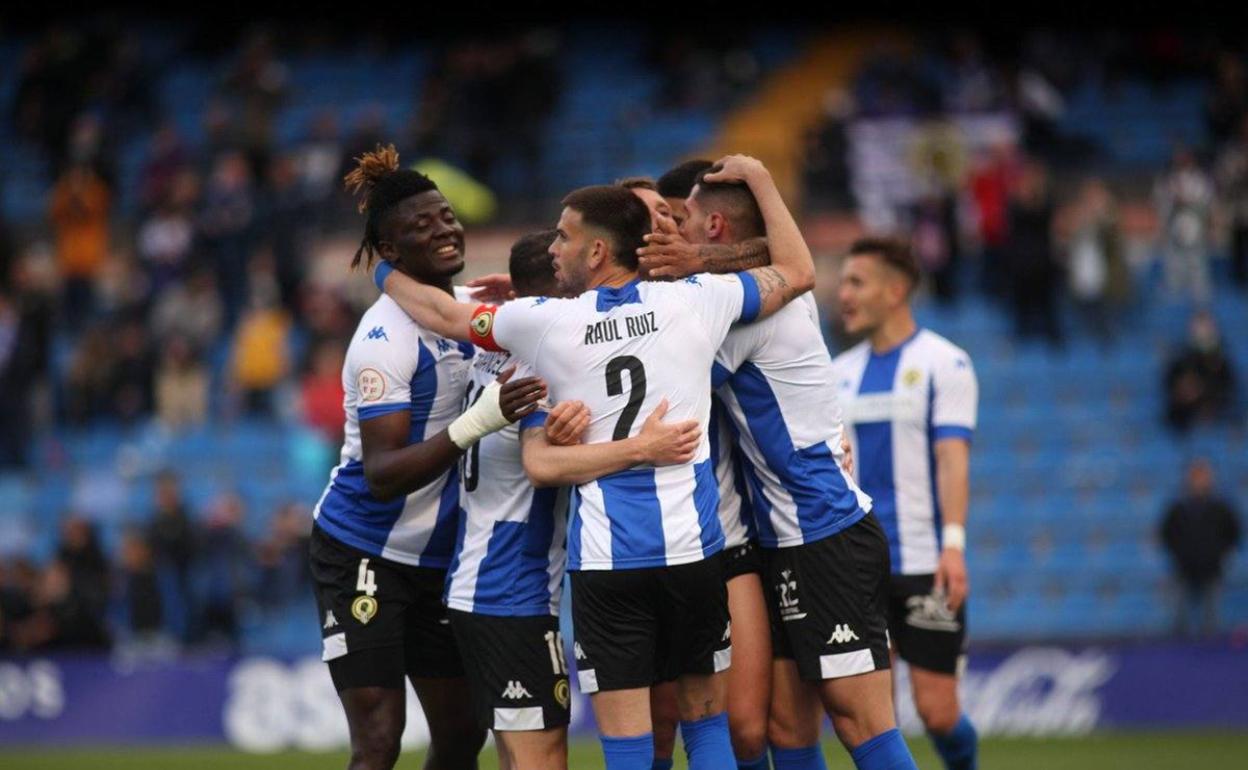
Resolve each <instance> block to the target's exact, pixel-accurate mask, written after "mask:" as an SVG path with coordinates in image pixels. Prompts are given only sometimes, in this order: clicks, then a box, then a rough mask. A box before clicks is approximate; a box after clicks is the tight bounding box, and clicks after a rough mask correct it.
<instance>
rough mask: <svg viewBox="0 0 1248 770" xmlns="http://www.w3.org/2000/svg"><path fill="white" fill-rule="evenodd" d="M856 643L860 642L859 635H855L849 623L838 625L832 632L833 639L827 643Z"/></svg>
mask: <svg viewBox="0 0 1248 770" xmlns="http://www.w3.org/2000/svg"><path fill="white" fill-rule="evenodd" d="M856 641H858V634H855V633H854V629H852V628H850V627H849V624H848V623H837V624H836V628H834V629H833V630H832V638H831V639H829V640H828V642H827V643H828V644H845V643H847V642H856Z"/></svg>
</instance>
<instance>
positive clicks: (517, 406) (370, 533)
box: [310, 146, 545, 770]
mask: <svg viewBox="0 0 1248 770" xmlns="http://www.w3.org/2000/svg"><path fill="white" fill-rule="evenodd" d="M347 182H348V185H349V186H350V187H352V188H354V191H355V192H356V193H357V194H359V195H361V197H362V199H363V200H362V202H361V210H362V211H365V212H367V223H366V225H365V231H364V239H363V242H362V243H361V245H360V248H359V250H358V251H357V252H356V254H355V259H354V260H353V262H352V266H355V265H358V264H359V263H360V262H361V260H365V261H366V265H367V263H371V262H372V260H373V259H374V257H381V258H382V259H385V260H387V261H388V262H389V263H393V264H394V265H395V266H396V268H397V269H398V270H400V271H402V272H403V273H404V274H406V275H409V276H411V278H412V279H413V280H416V281H420V282H421V283H422V284H423V285H425V286H428V287H429V288H430V290H432V291H436V292H439V293H442V294H443V296H446V297H448V298H449V297H450V296H451V291H452V288H451V277H452V276H453V275H455V274H456V273H458V272H459V271H460V270H461V269H462V268H463V264H464V257H463V250H464V236H463V228H462V227H461V226H460V224H459V222H458V221H457V220H456V218H455V213H454V212H453V211H452V210H451V207H450V205H449V204H448V203H447V202H446V199H445V198H443V197H442V194H441V193H440V192H438V189H437V187H436V186H435V185H434V184H433V182H432V181H430V180H429V179H428V178H427V177H425V176H423V175H422V174H419V173H416V172H414V171H407V170H400V169H399V165H398V153H396V152H395V151H394V148H393V146H391V147H388V148H385V149H381V148H378V151H377V152H372V153H367V154H365V155H364V156H362V157H361V158H360V160H359V166H358V168H356V169H355V170H353V171H352V172H351V173H350V174H348V176H347ZM471 357H472V347H471V346H469V345H463V344H458V343H455V342H452V341H450V340H447V339H445V338H444V337H442V336H439V335H438V334H436V333H434V332H431V331H430V330H428V329H427V328H423V327H421V326H419V325H418V324H415V323H413V322H412V320H411V319H410V318H408V317H407V315H406V314H404V313H403V311H402V310H401V309H400V308H399V306H398V305H396V304H395V302H394V300H392V299H390V298H389V297H385V296H382V297H380V298H379V299H378V300H377V302H376V303H374V304H373V306H372V307H371V308H369V310H368V311H367V312H366V313H365V314H364V317H363V318H362V319H361V320H360V325H359V327H358V328H357V329H356V333H355V335H354V337H353V338H352V340H351V344H350V347H349V348H348V351H347V357H346V362H345V364H344V366H343V388H344V390H345V391H346V397H345V407H346V413H347V422H346V441H345V442H344V444H343V448H342V462H341V464H340V465H339V466H338V467H337V468H335V469H334V471H333V473H332V475H331V476H330V482H329V485H328V486H327V488H326V489H325V493H324V494H323V495H322V496H321V499H320V501H319V502H318V503H317V505H316V509H315V511H314V513H313V515H314V517H315V520H316V523H315V527H314V529H313V534H312V543H311V547H310V559H311V569H312V575H313V578H314V581H315V587H316V595H317V604H318V606H319V610H320V617H321V625H322V632H321V633H322V642H323V648H324V649H323V655H322V658H323V659H324V660H325V661H326V662H327V663H328V664H329V672H330V676H331V677H332V678H333V681H334V686H335V688H336V689H337V690H338V694H339V698H340V699H341V700H342V705H343V708H344V710H345V711H346V715H347V723H348V725H349V728H350V735H351V761H350V765H349V767H350V770H389V769H390V768H392V767H393V766H394V763H395V761H396V760H397V759H398V755H399V740H400V737H401V736H402V734H403V727H404V723H405V720H406V698H405V694H404V681H403V680H404V678H405V677H406V678H408V679H410V680H411V682H412V686H413V687H414V688H415V690H416V695H417V696H418V697H419V699H420V702H421V706H422V708H423V709H424V712H425V715H426V717H427V718H428V721H429V733H430V738H431V740H430V745H429V753H428V755H427V758H426V761H425V767H426V768H430V769H433V768H438V769H440V770H468V768H475V767H476V757H477V752H478V750H479V749H480V747H481V744H482V743H483V741H484V739H485V733H484V731H482V730H481V729H480V728H479V727H477V726H476V724H475V723H474V720H473V719H472V712H471V710H470V708H469V698H468V692H467V688H466V687H465V686H464V680H463V676H464V670H463V665H462V663H461V662H460V657H459V653H458V652H457V651H456V648H455V643H454V639H453V638H452V635H451V629H450V627H449V626H448V625H447V622H448V621H447V618H446V611H445V609H444V608H443V606H442V589H443V584H444V583H445V579H446V569H447V566H448V564H449V563H450V558H451V546H452V544H453V542H454V539H455V530H456V528H457V518H458V517H457V511H458V508H459V503H458V498H459V494H458V493H459V479H458V474H457V473H456V465H457V463H458V462H459V457H460V455H461V454H462V453H463V451H464V449H465V448H467V447H469V446H472V444H473V443H474V442H475V441H476V440H477V439H478V438H479V437H480V436H482V435H485V434H486V433H488V432H490V431H492V430H497V429H499V428H502V427H503V426H504V425H506V424H507V423H508V421H511V420H515V419H517V418H518V417H520V416H522V415H524V414H526V413H528V412H530V411H532V410H533V409H534V408H535V407H536V404H537V402H538V400H540V399H541V398H542V397H543V396H544V394H545V388H544V385H543V383H542V382H541V381H540V380H538V379H536V378H523V379H515V380H513V381H511V382H508V383H507V385H505V386H503V388H502V389H501V391H500V388H499V386H498V384H491V385H490V386H488V387H487V388H485V390H484V392H483V393H482V394H481V397H480V398H479V399H478V400H477V402H476V404H475V405H474V406H473V407H472V408H471V409H469V410H468V411H467V412H465V413H463V414H462V415H461V414H460V400H461V398H462V396H463V392H464V387H465V385H466V384H467V378H468V366H469V362H470V359H471Z"/></svg>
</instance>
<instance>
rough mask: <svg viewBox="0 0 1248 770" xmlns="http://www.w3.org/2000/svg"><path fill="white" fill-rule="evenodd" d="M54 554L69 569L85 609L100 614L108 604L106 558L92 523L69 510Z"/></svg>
mask: <svg viewBox="0 0 1248 770" xmlns="http://www.w3.org/2000/svg"><path fill="white" fill-rule="evenodd" d="M56 558H57V559H58V560H60V561H61V563H63V564H64V565H65V567H66V569H68V570H69V576H70V580H71V582H72V583H73V593H74V595H76V596H78V597H80V598H81V600H82V603H83V606H84V607H85V608H86V609H87V611H88V612H91V613H93V614H95V615H97V616H99V617H103V616H104V610H105V607H106V605H107V604H108V561H107V560H106V559H105V558H104V550H103V549H102V548H100V540H99V537H98V536H97V535H96V531H95V526H94V525H93V524H91V522H89V521H87V520H86V519H84V518H82V517H80V516H76V515H72V514H71V515H70V516H69V517H68V518H66V519H65V520H64V521H63V522H61V542H60V545H59V546H58V547H57V550H56Z"/></svg>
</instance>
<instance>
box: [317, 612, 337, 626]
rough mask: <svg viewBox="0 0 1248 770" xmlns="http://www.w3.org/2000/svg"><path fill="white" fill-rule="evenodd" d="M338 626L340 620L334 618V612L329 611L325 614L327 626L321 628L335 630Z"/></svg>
mask: <svg viewBox="0 0 1248 770" xmlns="http://www.w3.org/2000/svg"><path fill="white" fill-rule="evenodd" d="M336 625H338V618H336V617H334V611H333V610H329V611H327V612H326V613H325V625H323V626H321V628H333V627H334V626H336Z"/></svg>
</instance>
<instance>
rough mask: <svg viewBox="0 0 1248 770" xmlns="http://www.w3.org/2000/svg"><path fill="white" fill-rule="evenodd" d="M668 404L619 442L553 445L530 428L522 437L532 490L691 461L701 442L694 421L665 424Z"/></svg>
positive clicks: (542, 430)
mask: <svg viewBox="0 0 1248 770" xmlns="http://www.w3.org/2000/svg"><path fill="white" fill-rule="evenodd" d="M665 414H667V399H663V401H662V402H661V403H660V404H659V405H658V407H656V408H655V410H654V411H653V412H651V413H650V416H649V417H648V418H646V421H645V423H644V424H643V425H642V427H641V432H639V433H638V434H637V435H636V436H632V437H630V438H626V439H621V440H619V441H605V442H600V443H596V444H577V445H575V446H556V445H554V444H552V443H550V441H548V440H547V438H546V429H545V428H530V429H529V430H526V431H525V432H524V433H523V434H522V435H521V438H520V441H521V450H522V452H523V457H524V472H525V473H526V474H528V476H529V481H531V482H532V483H533V486H536V487H558V486H568V485H572V484H585V483H588V482H590V481H593V480H594V479H597V478H601V477H603V476H607V475H609V474H612V473H618V472H619V471H623V470H628V469H629V468H631V467H633V466H634V465H641V464H643V463H644V464H650V465H679V464H682V463H687V462H690V461H692V460H693V458H694V455H695V454H696V453H697V451H698V446H699V444H700V443H701V441H702V431H701V429H700V428H699V427H698V421H697V420H685V421H683V422H676V423H666V422H663V416H664V415H665Z"/></svg>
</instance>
